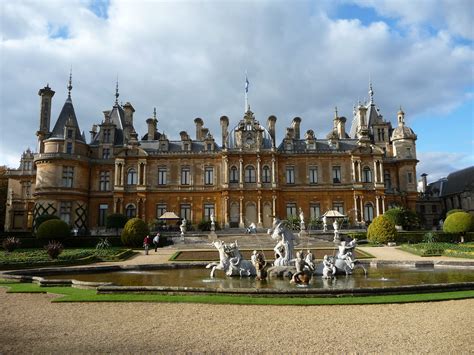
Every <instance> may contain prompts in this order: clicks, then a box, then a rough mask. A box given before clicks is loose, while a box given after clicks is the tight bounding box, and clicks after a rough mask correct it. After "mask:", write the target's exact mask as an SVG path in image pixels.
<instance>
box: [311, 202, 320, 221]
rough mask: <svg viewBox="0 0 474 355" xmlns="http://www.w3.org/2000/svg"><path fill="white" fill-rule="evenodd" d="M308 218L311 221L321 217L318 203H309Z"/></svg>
mask: <svg viewBox="0 0 474 355" xmlns="http://www.w3.org/2000/svg"><path fill="white" fill-rule="evenodd" d="M309 216H310V218H311V219H318V218H319V217H320V216H321V209H320V206H319V203H311V204H310V205H309Z"/></svg>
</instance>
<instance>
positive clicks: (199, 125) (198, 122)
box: [194, 117, 204, 141]
mask: <svg viewBox="0 0 474 355" xmlns="http://www.w3.org/2000/svg"><path fill="white" fill-rule="evenodd" d="M194 123H195V124H196V140H197V141H202V138H203V137H202V126H203V125H204V122H203V121H202V119H201V118H199V117H198V118H196V119H195V120H194Z"/></svg>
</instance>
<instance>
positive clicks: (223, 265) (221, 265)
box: [206, 240, 230, 278]
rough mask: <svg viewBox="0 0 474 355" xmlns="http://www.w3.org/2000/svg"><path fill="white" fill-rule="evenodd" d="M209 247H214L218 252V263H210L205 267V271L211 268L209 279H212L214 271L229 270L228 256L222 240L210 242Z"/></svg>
mask: <svg viewBox="0 0 474 355" xmlns="http://www.w3.org/2000/svg"><path fill="white" fill-rule="evenodd" d="M211 245H212V246H214V247H215V248H216V249H217V250H218V251H219V262H218V263H216V262H212V263H209V264H207V265H206V269H210V268H211V267H212V270H211V277H212V278H214V275H215V273H216V270H223V271H226V270H227V269H228V268H229V266H230V262H229V259H230V256H229V254H228V253H227V251H226V245H225V244H224V242H223V241H222V240H216V241H215V242H212V243H211Z"/></svg>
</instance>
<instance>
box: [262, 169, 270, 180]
mask: <svg viewBox="0 0 474 355" xmlns="http://www.w3.org/2000/svg"><path fill="white" fill-rule="evenodd" d="M270 181H271V176H270V167H269V166H267V165H265V166H264V167H263V169H262V182H263V183H267V182H270Z"/></svg>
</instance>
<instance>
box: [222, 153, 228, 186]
mask: <svg viewBox="0 0 474 355" xmlns="http://www.w3.org/2000/svg"><path fill="white" fill-rule="evenodd" d="M223 160H224V174H223V175H224V181H223V183H224V184H228V183H229V158H227V157H224V158H223Z"/></svg>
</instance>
